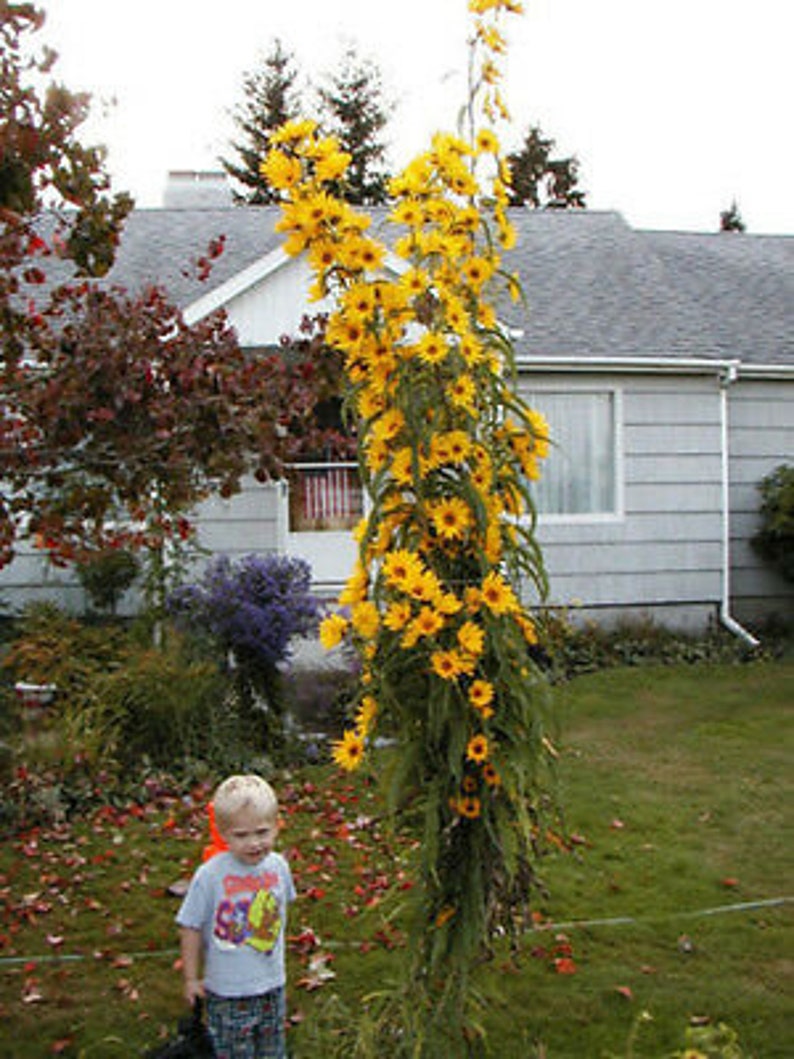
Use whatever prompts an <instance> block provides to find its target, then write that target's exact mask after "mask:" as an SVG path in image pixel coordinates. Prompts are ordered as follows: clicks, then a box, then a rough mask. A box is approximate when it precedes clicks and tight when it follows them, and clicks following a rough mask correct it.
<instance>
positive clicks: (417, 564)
mask: <svg viewBox="0 0 794 1059" xmlns="http://www.w3.org/2000/svg"><path fill="white" fill-rule="evenodd" d="M382 570H383V577H384V579H385V581H386V584H387V585H392V586H393V587H395V588H402V589H406V588H407V586H408V585H409V584H410V583H411V582H412V581H413V580H414V579H415V578H416V577H421V575H422V574H423V572H424V567H423V564H422V560H421V559H420V558H419V556H418V555H417V554H416V552H411V551H408V550H407V549H404V548H401V549H399V550H398V551H394V552H389V554H388V555H387V556H386V557H385V558H384V560H383V567H382Z"/></svg>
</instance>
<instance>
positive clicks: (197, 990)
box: [185, 978, 204, 1007]
mask: <svg viewBox="0 0 794 1059" xmlns="http://www.w3.org/2000/svg"><path fill="white" fill-rule="evenodd" d="M199 998H200V999H202V1000H203V999H204V983H203V982H202V981H201V979H200V978H186V979H185V1000H187V1002H188V1004H190V1006H191V1007H193V1004H194V1003H195V1002H196V1000H197V999H199Z"/></svg>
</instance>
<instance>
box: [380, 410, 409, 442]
mask: <svg viewBox="0 0 794 1059" xmlns="http://www.w3.org/2000/svg"><path fill="white" fill-rule="evenodd" d="M404 426H405V416H404V415H403V414H402V412H401V411H400V410H399V408H389V409H387V410H386V411H385V412H384V413H383V415H382V416H380V417H379V418H378V419H377V420H376V421H375V422H374V423H373V425H372V436H373V437H375V438H378V439H381V440H383V441H393V440H394V439H395V438H396V437H397V435H398V434H399V433H400V431H401V430H402V429H403V427H404Z"/></svg>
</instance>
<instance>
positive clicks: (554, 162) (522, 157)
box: [507, 125, 586, 209]
mask: <svg viewBox="0 0 794 1059" xmlns="http://www.w3.org/2000/svg"><path fill="white" fill-rule="evenodd" d="M554 147H555V141H554V140H552V139H550V138H547V137H544V136H543V134H542V133H541V130H540V128H539V127H538V126H537V125H533V126H531V127H530V129H529V131H528V132H527V134H526V136H525V138H524V142H523V144H522V146H521V148H520V149H519V150H518V151H515V152H513V153H512V154H509V155H508V156H507V163H508V166H509V167H510V180H511V189H510V205H511V206H524V205H528V206H532V207H534V208H535V209H539V208H541V207H547V208H556V209H566V208H568V207H577V208H580V209H584V207H585V205H586V204H585V197H584V192H583V191H580V190H579V189H578V188H577V186H576V185H577V184H578V182H579V162H578V160H577V158H576V157H575V156H571V157H570V158H552V152H553V151H554Z"/></svg>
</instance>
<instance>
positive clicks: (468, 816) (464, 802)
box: [457, 794, 482, 820]
mask: <svg viewBox="0 0 794 1059" xmlns="http://www.w3.org/2000/svg"><path fill="white" fill-rule="evenodd" d="M457 810H458V813H459V814H460V815H461V816H462V817H463V818H464V819H465V820H476V819H477V818H478V816H479V815H480V813H481V811H482V803H481V802H480V799H479V798H477V797H475V796H474V795H473V794H467V795H465V796H464V797H463V798H459V799H458V802H457Z"/></svg>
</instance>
